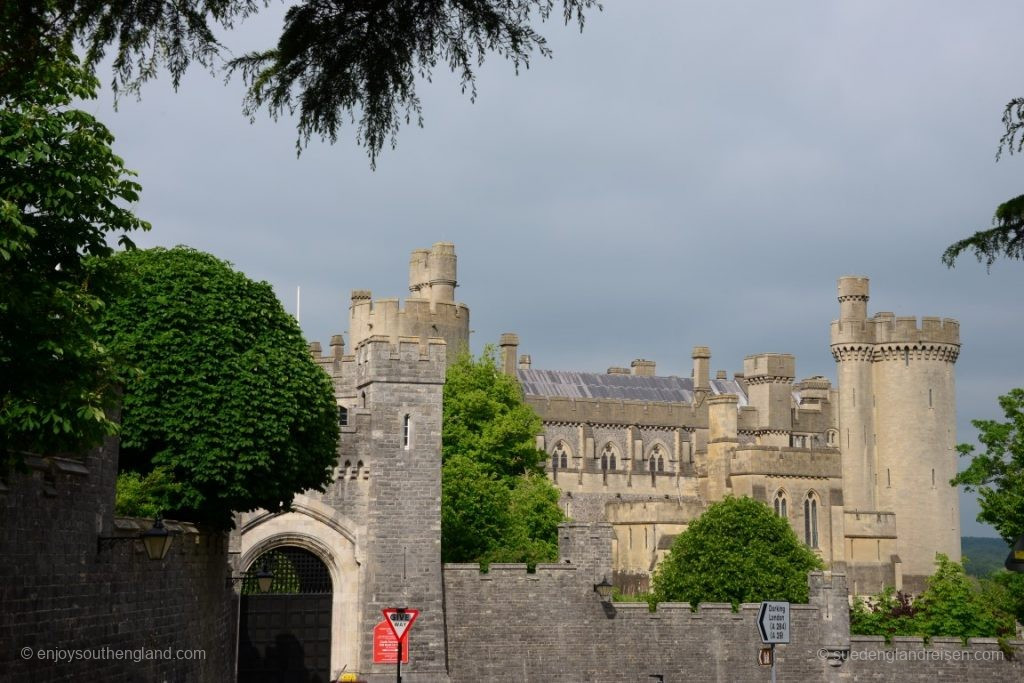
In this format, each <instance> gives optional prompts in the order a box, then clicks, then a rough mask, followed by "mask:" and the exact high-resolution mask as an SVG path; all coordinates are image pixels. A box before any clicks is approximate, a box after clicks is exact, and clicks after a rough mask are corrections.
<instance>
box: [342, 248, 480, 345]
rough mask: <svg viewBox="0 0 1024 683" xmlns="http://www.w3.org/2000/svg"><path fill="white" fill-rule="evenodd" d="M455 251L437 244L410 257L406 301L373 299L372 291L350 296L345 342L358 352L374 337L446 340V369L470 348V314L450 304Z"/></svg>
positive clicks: (359, 290)
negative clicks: (464, 350)
mask: <svg viewBox="0 0 1024 683" xmlns="http://www.w3.org/2000/svg"><path fill="white" fill-rule="evenodd" d="M455 277H456V257H455V247H454V246H453V245H451V244H449V243H446V242H438V243H437V244H435V245H434V246H433V247H432V248H431V249H429V250H428V249H417V250H415V251H413V253H412V258H411V259H410V261H409V291H410V294H411V295H410V297H409V298H408V299H406V300H405V302H404V306H403V304H402V302H400V301H399V299H397V298H383V299H377V300H376V301H375V300H374V299H373V295H372V293H371V292H370V290H367V289H356V290H353V291H352V297H351V302H350V304H349V342H350V343H351V344H352V346H353V347H356V346H358V345H359V344H360V342H362V341H363V340H364V339H367V338H369V337H372V336H385V337H390V338H391V339H392V342H397V339H398V338H399V337H418V338H421V339H430V338H434V337H439V338H441V339H444V340H445V341H446V342H447V343H448V346H449V348H450V353H449V358H448V361H449V363H451V362H453V361H454V359H455V356H456V355H458V352H459V351H461V350H463V349H468V347H469V308H468V307H467V306H466V305H465V304H461V303H456V302H455V299H454V292H455V287H456V285H457V283H456V280H455Z"/></svg>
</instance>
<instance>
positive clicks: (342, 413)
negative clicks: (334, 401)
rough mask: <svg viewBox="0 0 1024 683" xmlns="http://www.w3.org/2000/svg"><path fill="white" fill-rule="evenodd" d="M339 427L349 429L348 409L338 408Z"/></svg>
mask: <svg viewBox="0 0 1024 683" xmlns="http://www.w3.org/2000/svg"><path fill="white" fill-rule="evenodd" d="M338 425H340V426H342V427H348V408H346V407H345V406H338Z"/></svg>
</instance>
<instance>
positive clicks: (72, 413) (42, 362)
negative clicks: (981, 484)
mask: <svg viewBox="0 0 1024 683" xmlns="http://www.w3.org/2000/svg"><path fill="white" fill-rule="evenodd" d="M15 4H18V3H15ZM10 7H11V3H4V4H3V15H2V16H3V17H5V18H6V16H7V15H8V14H9V12H10V11H11V10H10ZM10 31H11V27H10V26H7V25H5V26H3V27H2V28H0V35H4V36H6V35H7V34H8V33H9V32H10ZM44 43H45V45H43V47H40V49H39V55H40V56H41V57H45V58H40V59H38V60H35V61H33V62H31V63H30V64H23V67H24V68H23V70H22V71H20V72H18V78H13V77H11V78H9V77H8V76H9V75H10V74H9V72H8V70H7V69H6V65H7V64H8V63H9V62H7V61H6V60H7V59H8V58H9V57H10V58H12V59H14V58H15V56H14V55H10V54H8V53H7V52H6V51H4V50H2V49H0V58H2V59H0V84H2V85H3V89H0V463H10V462H11V461H15V462H16V461H18V459H19V458H20V455H18V453H20V452H21V451H36V452H55V451H77V450H80V449H81V448H84V447H88V446H92V445H94V444H95V443H97V442H98V441H99V440H100V439H102V437H103V436H105V435H108V434H112V433H114V431H115V430H116V425H115V424H114V423H113V422H112V421H111V420H110V419H108V417H107V411H108V410H109V409H111V408H112V407H113V406H114V405H115V404H116V401H117V395H116V386H117V383H118V380H119V377H118V371H117V368H116V366H115V365H114V363H113V362H112V360H111V358H110V357H109V355H108V354H107V351H106V349H105V348H104V347H103V346H102V345H100V344H99V343H97V341H96V339H95V337H94V332H93V323H94V322H95V320H96V318H97V316H98V314H99V313H100V312H101V309H102V307H103V302H104V301H105V300H106V299H107V298H108V297H109V296H110V295H111V291H110V290H109V288H107V287H105V286H104V284H103V283H101V282H97V281H94V280H93V279H91V278H90V277H89V274H88V272H87V269H86V268H85V266H84V263H83V262H84V259H85V257H86V256H97V257H100V256H107V255H109V254H111V253H112V252H113V249H112V248H111V246H110V245H109V244H108V238H111V237H114V236H119V240H118V241H119V242H120V243H121V244H123V245H125V246H131V242H130V240H129V239H128V237H127V233H130V232H132V231H134V230H144V229H148V228H149V224H148V223H146V222H145V221H142V220H140V219H139V218H137V217H136V216H135V215H133V214H132V212H131V211H129V210H128V209H127V208H125V207H124V205H125V204H126V203H130V202H134V201H136V200H137V199H138V194H139V190H140V188H139V185H138V184H137V183H136V182H135V181H134V180H133V179H132V178H133V177H134V174H133V173H132V172H131V171H128V170H127V169H126V168H125V167H124V163H123V162H122V160H121V159H120V158H118V157H117V156H116V155H115V154H114V153H113V151H112V150H111V144H112V143H113V139H114V138H113V136H112V135H111V134H110V131H108V130H107V129H106V127H104V126H103V124H102V123H100V122H99V121H97V120H96V119H95V118H94V117H93V116H91V115H90V114H88V113H86V112H84V111H81V110H78V109H75V108H73V107H72V106H71V103H72V102H73V101H74V100H75V99H83V100H87V99H92V98H95V96H96V88H97V85H98V84H97V82H96V79H95V78H94V77H93V76H91V75H90V74H89V73H88V72H87V71H86V70H84V69H83V68H82V67H81V66H80V65H79V63H78V60H77V59H76V58H75V57H74V55H73V54H72V53H71V51H70V49H69V48H68V47H67V46H66V45H61V44H52V43H50V42H49V41H44ZM5 45H6V43H5Z"/></svg>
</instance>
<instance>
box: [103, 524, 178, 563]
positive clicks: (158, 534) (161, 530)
mask: <svg viewBox="0 0 1024 683" xmlns="http://www.w3.org/2000/svg"><path fill="white" fill-rule="evenodd" d="M138 540H141V541H142V545H143V546H145V548H146V555H147V556H148V557H149V559H151V560H162V559H164V558H165V557H167V551H168V550H170V549H171V532H170V531H168V530H167V529H166V528H165V527H164V522H163V520H162V519H160V516H159V515H157V517H156V519H154V520H153V527H152V528H150V529H147V530H146V531H144V532H142V533H141V534H139V535H138V536H97V537H96V552H97V553H98V552H99V551H100V550H101V549H102V548H103V544H104V543H118V542H121V541H138Z"/></svg>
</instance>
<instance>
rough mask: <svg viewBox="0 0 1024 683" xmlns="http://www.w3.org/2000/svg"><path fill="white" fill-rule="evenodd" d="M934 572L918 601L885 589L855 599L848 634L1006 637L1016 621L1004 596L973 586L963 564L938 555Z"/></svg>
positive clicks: (1004, 592) (993, 589) (1012, 629)
mask: <svg viewBox="0 0 1024 683" xmlns="http://www.w3.org/2000/svg"><path fill="white" fill-rule="evenodd" d="M936 565H937V568H936V571H935V573H934V574H933V575H932V576H931V577H929V579H928V586H927V588H926V589H925V591H924V593H922V594H921V596H920V597H919V598H917V600H914V601H911V599H910V598H909V597H908V596H907V595H906V594H904V593H894V592H893V589H892V588H887V589H886V590H885V591H883V592H882V593H881V594H879V595H877V596H875V598H874V599H872V600H870V601H867V602H866V601H864V600H861V599H857V600H855V601H854V605H853V609H852V610H851V611H850V632H851V633H855V634H859V635H882V636H885V637H886V639H890V638H892V636H924V637H934V636H959V637H960V638H972V637H1008V636H1012V635H1013V632H1014V618H1013V615H1012V614H1010V613H1009V612H1008V611H1007V610H1006V608H1005V606H1006V604H1007V603H1006V602H1004V601H1003V599H1004V597H1005V596H1006V595H1008V592H1006V591H1005V590H1003V591H1002V592H1001V591H1000V590H999V589H998V587H996V586H989V587H987V588H980V587H978V586H976V585H975V584H974V583H972V581H971V579H970V577H968V576H967V573H966V572H965V571H964V567H963V565H962V564H960V563H958V562H953V561H951V560H950V559H949V558H948V557H946V556H945V555H942V554H941V553H940V554H937V555H936Z"/></svg>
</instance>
